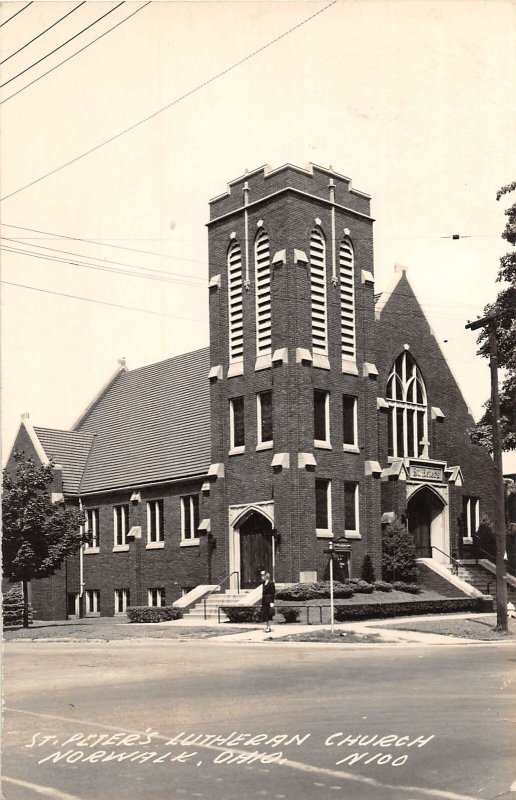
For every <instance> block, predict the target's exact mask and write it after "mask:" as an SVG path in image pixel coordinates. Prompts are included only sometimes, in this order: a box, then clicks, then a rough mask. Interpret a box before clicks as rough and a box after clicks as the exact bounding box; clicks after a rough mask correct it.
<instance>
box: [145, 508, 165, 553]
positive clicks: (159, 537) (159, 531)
mask: <svg viewBox="0 0 516 800" xmlns="http://www.w3.org/2000/svg"><path fill="white" fill-rule="evenodd" d="M164 530H165V529H164V521H163V500H148V501H147V543H148V544H159V543H161V542H163V540H164Z"/></svg>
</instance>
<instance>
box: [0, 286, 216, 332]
mask: <svg viewBox="0 0 516 800" xmlns="http://www.w3.org/2000/svg"><path fill="white" fill-rule="evenodd" d="M0 283H3V284H5V285H6V286H16V287H17V288H19V289H31V290H32V291H34V292H42V293H43V294H53V295H56V297H68V298H70V299H71V300H83V301H84V302H86V303H96V304H97V305H100V306H110V307H111V308H123V309H126V310H127V311H140V312H141V313H143V314H152V315H154V316H158V317H171V318H172V319H181V320H186V321H188V322H203V321H204V320H202V319H200V318H199V317H181V316H178V315H177V314H167V313H166V312H165V311H151V310H149V309H148V308H136V307H135V306H124V305H121V304H119V303H108V302H106V301H105V300H92V299H91V298H89V297H81V296H80V295H76V294H65V293H64V292H53V291H51V290H50V289H41V288H39V287H38V286H27V284H25V283H14V282H13V281H4V280H0Z"/></svg>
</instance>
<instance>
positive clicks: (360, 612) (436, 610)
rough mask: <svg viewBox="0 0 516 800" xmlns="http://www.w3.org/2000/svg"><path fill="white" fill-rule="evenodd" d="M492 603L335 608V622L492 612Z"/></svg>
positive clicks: (475, 600)
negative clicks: (465, 612) (419, 615)
mask: <svg viewBox="0 0 516 800" xmlns="http://www.w3.org/2000/svg"><path fill="white" fill-rule="evenodd" d="M492 610H493V601H492V600H486V599H485V598H483V597H465V598H462V597H457V598H455V597H449V598H445V599H443V600H413V601H411V602H403V601H402V602H399V603H370V604H368V605H353V606H335V619H336V620H337V622H347V621H353V620H357V619H374V618H375V617H398V616H399V617H401V616H404V615H405V616H417V615H418V614H453V613H455V612H459V611H473V612H483V611H492Z"/></svg>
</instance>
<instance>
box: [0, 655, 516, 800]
mask: <svg viewBox="0 0 516 800" xmlns="http://www.w3.org/2000/svg"><path fill="white" fill-rule="evenodd" d="M4 655H5V659H4V671H5V689H4V701H5V707H6V708H5V711H4V751H3V763H2V769H3V775H4V781H5V782H4V787H3V789H4V795H3V796H4V797H5V800H32V798H37V797H42V796H44V797H51V798H56V800H72V799H75V800H77V799H80V800H106V798H116V800H118V798H123V800H144V798H145V800H182V799H183V798H185V799H186V798H194V797H197V798H206V800H241V798H248V800H253V799H254V798H256V800H261V798H264V800H267V799H268V798H274V799H276V798H277V799H278V800H282V799H283V798H284V799H285V800H294V798H295V800H298V799H299V800H312V798H314V800H315V798H317V799H318V800H320V799H321V798H323V800H326V798H333V797H335V798H346V800H361V799H362V798H365V799H366V800H394V799H395V798H396V799H398V798H407V800H420V798H421V799H422V798H436V799H437V800H438V799H439V798H443V799H444V798H447V799H448V800H453V798H455V799H456V800H459V797H470V798H494V797H496V796H497V795H502V794H505V793H507V792H509V790H510V786H511V783H512V781H513V780H514V774H513V773H514V770H513V769H511V759H513V756H514V734H513V731H514V727H513V726H514V722H515V718H516V693H515V691H514V682H513V676H514V672H515V670H514V666H515V663H516V651H515V648H514V646H513V645H507V644H502V645H497V644H495V645H474V646H467V645H466V646H465V645H462V646H447V647H443V646H432V647H428V646H423V645H422V646H414V645H412V646H408V647H407V646H404V645H401V644H396V645H387V644H383V645H373V646H369V645H357V646H354V647H353V646H344V645H343V646H341V645H314V644H280V643H277V642H263V643H257V644H253V643H231V642H219V641H217V640H210V641H167V640H157V639H153V640H134V641H117V642H101V643H94V642H79V643H72V642H67V643H59V642H54V643H52V642H44V641H39V642H33V643H29V642H20V643H10V644H7V645H5V648H4ZM511 726H512V729H511ZM146 731H147V732H149V731H150V733H151V735H150V736H149V735H147V734H146V733H145V732H146ZM131 734H132V736H131ZM181 734H182V735H181ZM194 735H195V736H194ZM45 736H46V737H49V738H48V739H46V740H45V739H44V737H45ZM217 736H218V737H219V738H218V739H217V738H215V737H217ZM86 737H88V738H86ZM128 737H129V738H128ZM187 737H190V738H187ZM274 737H277V738H276V739H274ZM346 737H348V738H346ZM358 737H363V738H362V739H361V740H359V739H358ZM431 737H433V738H431ZM389 756H390V757H389ZM338 762H341V763H338ZM513 765H514V761H513V763H512V766H513Z"/></svg>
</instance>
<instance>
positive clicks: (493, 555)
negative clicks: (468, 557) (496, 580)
mask: <svg viewBox="0 0 516 800" xmlns="http://www.w3.org/2000/svg"><path fill="white" fill-rule="evenodd" d="M478 553H483V554H484V556H488V558H487V559H486V560H488V561H489V562H490V563H491V564H495V565H496V553H490V552H489V551H488V550H484V548H483V547H477V556H476V558H475V561H476V563H477V564H478V561H479V555H478ZM480 557H481V556H480ZM505 571H506V573H507V574H508V575H511V576H512V577H516V575H515V572H514V570H513V568H512V567H511V566H509V564H507V562H506V563H505Z"/></svg>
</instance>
